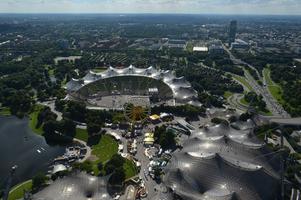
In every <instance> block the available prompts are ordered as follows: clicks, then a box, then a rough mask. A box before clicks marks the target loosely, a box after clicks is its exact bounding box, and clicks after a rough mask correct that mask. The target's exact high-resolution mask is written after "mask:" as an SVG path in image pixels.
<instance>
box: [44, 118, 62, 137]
mask: <svg viewBox="0 0 301 200" xmlns="http://www.w3.org/2000/svg"><path fill="white" fill-rule="evenodd" d="M57 126H58V123H57V122H56V121H55V120H49V121H47V122H45V123H44V126H43V131H44V132H45V133H46V134H53V133H54V132H55V131H56V130H57Z"/></svg>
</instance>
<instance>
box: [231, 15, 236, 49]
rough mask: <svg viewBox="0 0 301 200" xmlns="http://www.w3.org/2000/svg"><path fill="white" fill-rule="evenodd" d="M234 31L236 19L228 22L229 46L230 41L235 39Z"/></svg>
mask: <svg viewBox="0 0 301 200" xmlns="http://www.w3.org/2000/svg"><path fill="white" fill-rule="evenodd" d="M236 31H237V21H236V20H232V21H231V22H230V27H229V46H230V45H231V43H232V42H234V41H235V37H236Z"/></svg>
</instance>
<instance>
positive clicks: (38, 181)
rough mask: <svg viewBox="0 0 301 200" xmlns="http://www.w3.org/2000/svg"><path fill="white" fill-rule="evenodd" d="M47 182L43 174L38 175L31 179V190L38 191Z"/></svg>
mask: <svg viewBox="0 0 301 200" xmlns="http://www.w3.org/2000/svg"><path fill="white" fill-rule="evenodd" d="M47 180H48V178H47V176H45V174H43V173H38V174H37V175H35V176H34V177H33V179H32V188H33V189H36V190H38V189H40V188H41V187H42V186H44V185H45V183H46V181H47Z"/></svg>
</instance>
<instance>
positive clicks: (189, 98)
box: [66, 65, 201, 106]
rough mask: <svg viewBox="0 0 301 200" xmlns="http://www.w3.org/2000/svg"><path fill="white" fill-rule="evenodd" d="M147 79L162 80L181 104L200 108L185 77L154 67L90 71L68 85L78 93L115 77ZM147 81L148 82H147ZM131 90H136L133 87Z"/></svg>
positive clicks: (69, 88)
mask: <svg viewBox="0 0 301 200" xmlns="http://www.w3.org/2000/svg"><path fill="white" fill-rule="evenodd" d="M121 76H123V77H129V78H130V77H133V76H139V77H147V78H152V79H156V80H160V81H162V82H163V83H165V84H166V85H168V87H169V88H170V89H171V90H172V93H173V98H174V99H175V100H177V101H178V102H179V103H189V104H192V105H196V106H200V105H201V104H200V102H198V101H197V92H196V91H195V90H194V89H193V88H192V87H191V84H190V83H189V82H187V81H186V80H185V78H184V77H179V78H178V77H176V76H175V75H174V74H173V72H172V71H163V70H157V69H155V68H153V67H148V68H136V67H134V66H132V65H131V66H129V67H127V68H123V69H116V68H113V67H109V68H108V69H107V70H105V71H104V72H100V73H95V72H92V71H90V72H89V73H87V74H86V76H84V77H83V78H82V79H72V80H71V81H69V82H68V83H67V85H66V89H67V91H68V92H69V93H70V92H77V91H80V90H81V88H83V87H87V86H89V85H91V84H92V83H95V82H97V81H102V80H105V79H108V80H109V79H110V78H114V77H121ZM146 81H147V80H146ZM131 89H133V90H134V89H135V87H132V88H131Z"/></svg>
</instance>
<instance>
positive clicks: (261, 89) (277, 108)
mask: <svg viewBox="0 0 301 200" xmlns="http://www.w3.org/2000/svg"><path fill="white" fill-rule="evenodd" d="M223 47H224V50H225V51H226V52H227V53H228V54H229V56H230V59H231V60H232V62H233V63H234V64H237V65H243V66H248V67H249V68H251V69H253V70H255V71H256V73H257V75H258V77H259V78H260V80H261V81H262V82H265V81H264V80H263V78H262V76H261V75H260V73H259V72H258V70H257V69H256V68H255V67H254V66H252V65H250V64H248V63H246V62H244V61H242V60H241V59H237V58H236V57H235V56H234V55H233V54H232V52H231V51H230V50H229V49H228V48H227V47H226V46H225V45H223ZM245 77H246V79H247V81H248V82H249V84H250V85H251V87H252V88H253V89H254V91H255V92H256V93H257V94H258V95H262V97H263V100H264V101H265V102H266V105H267V108H268V109H269V110H270V111H271V112H272V114H273V115H274V116H279V117H282V118H290V115H289V114H288V113H287V112H286V111H285V110H284V109H283V107H282V105H280V104H279V103H278V101H277V100H276V99H274V97H273V96H272V95H271V93H270V91H269V90H268V87H267V85H266V84H264V86H260V85H259V84H258V82H257V81H256V80H255V79H254V78H253V76H251V74H250V73H249V72H248V71H247V70H245Z"/></svg>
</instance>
